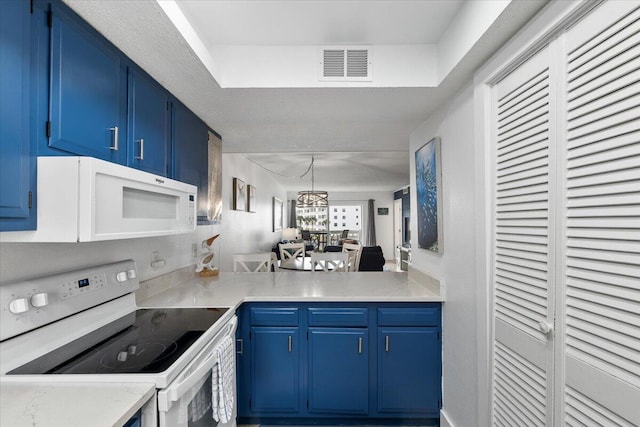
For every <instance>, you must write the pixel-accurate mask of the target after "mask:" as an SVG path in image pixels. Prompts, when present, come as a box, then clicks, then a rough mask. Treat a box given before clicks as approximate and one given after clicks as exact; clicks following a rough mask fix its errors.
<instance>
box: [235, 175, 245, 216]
mask: <svg viewBox="0 0 640 427" xmlns="http://www.w3.org/2000/svg"><path fill="white" fill-rule="evenodd" d="M246 191H247V189H246V186H245V183H244V181H243V180H241V179H240V178H233V209H234V210H236V211H244V210H247V195H246Z"/></svg>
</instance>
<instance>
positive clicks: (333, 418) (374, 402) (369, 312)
mask: <svg viewBox="0 0 640 427" xmlns="http://www.w3.org/2000/svg"><path fill="white" fill-rule="evenodd" d="M238 317H239V320H240V324H239V325H240V326H239V328H238V339H239V340H240V342H239V343H238V423H239V424H271V425H277V424H302V425H305V424H315V423H323V424H386V425H393V424H404V425H409V424H422V425H438V423H439V410H440V407H441V406H442V405H441V376H442V375H441V373H442V367H441V365H442V360H441V351H442V350H441V348H442V343H441V338H440V336H441V305H440V303H403V304H401V303H348V304H346V303H296V304H286V305H285V304H277V303H249V304H244V305H243V306H242V307H241V308H240V310H239V311H238Z"/></svg>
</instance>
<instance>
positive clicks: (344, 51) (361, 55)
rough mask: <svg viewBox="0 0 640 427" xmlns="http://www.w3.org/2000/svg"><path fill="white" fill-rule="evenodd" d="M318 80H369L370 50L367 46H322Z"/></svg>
mask: <svg viewBox="0 0 640 427" xmlns="http://www.w3.org/2000/svg"><path fill="white" fill-rule="evenodd" d="M321 58H322V59H321V70H320V71H321V74H320V80H325V81H371V51H370V50H369V48H368V47H349V48H344V47H339V48H338V47H323V48H322V50H321Z"/></svg>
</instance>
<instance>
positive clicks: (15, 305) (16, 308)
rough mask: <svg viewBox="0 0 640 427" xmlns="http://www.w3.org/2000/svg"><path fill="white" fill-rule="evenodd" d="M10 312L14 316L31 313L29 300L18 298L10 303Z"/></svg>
mask: <svg viewBox="0 0 640 427" xmlns="http://www.w3.org/2000/svg"><path fill="white" fill-rule="evenodd" d="M9 311H10V312H12V313H13V314H20V313H24V312H26V311H29V300H28V299H26V298H17V299H14V300H12V301H11V302H10V303H9Z"/></svg>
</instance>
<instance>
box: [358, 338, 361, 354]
mask: <svg viewBox="0 0 640 427" xmlns="http://www.w3.org/2000/svg"><path fill="white" fill-rule="evenodd" d="M358 354H362V337H360V338H358Z"/></svg>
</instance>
